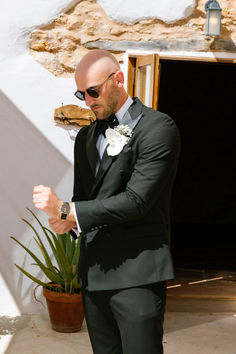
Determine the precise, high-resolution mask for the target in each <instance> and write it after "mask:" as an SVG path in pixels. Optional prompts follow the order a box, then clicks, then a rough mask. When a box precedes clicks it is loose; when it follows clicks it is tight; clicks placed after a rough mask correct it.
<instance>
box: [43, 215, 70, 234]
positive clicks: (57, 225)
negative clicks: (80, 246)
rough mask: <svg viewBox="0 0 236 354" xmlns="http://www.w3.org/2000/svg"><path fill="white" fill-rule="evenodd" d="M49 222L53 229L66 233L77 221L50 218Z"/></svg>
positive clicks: (58, 232)
mask: <svg viewBox="0 0 236 354" xmlns="http://www.w3.org/2000/svg"><path fill="white" fill-rule="evenodd" d="M48 222H49V225H50V227H51V229H52V230H53V231H54V232H56V233H57V234H64V233H66V232H68V231H70V230H71V229H72V228H74V227H76V223H74V222H72V221H67V220H61V219H54V218H49V220H48Z"/></svg>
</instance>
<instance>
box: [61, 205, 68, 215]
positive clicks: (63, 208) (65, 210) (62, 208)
mask: <svg viewBox="0 0 236 354" xmlns="http://www.w3.org/2000/svg"><path fill="white" fill-rule="evenodd" d="M69 211H70V204H69V203H63V204H62V205H61V212H62V213H64V214H68V213H69Z"/></svg>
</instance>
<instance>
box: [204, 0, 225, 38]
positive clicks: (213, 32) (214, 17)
mask: <svg viewBox="0 0 236 354" xmlns="http://www.w3.org/2000/svg"><path fill="white" fill-rule="evenodd" d="M205 10H206V14H207V17H206V35H207V36H219V35H220V30H221V8H220V5H219V3H218V2H217V1H216V0H209V1H207V2H206V4H205Z"/></svg>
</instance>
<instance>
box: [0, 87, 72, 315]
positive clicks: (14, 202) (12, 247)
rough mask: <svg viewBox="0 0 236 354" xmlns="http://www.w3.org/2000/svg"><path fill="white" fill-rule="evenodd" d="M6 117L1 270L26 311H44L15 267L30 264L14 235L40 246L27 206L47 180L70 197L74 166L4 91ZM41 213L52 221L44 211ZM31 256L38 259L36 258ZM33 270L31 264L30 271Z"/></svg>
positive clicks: (0, 108) (0, 107)
mask: <svg viewBox="0 0 236 354" xmlns="http://www.w3.org/2000/svg"><path fill="white" fill-rule="evenodd" d="M0 122H1V127H0V156H1V169H0V196H1V204H0V215H1V217H0V230H1V231H0V232H1V235H0V271H1V274H2V276H3V278H4V280H5V283H6V285H7V287H8V289H9V292H10V293H11V295H12V297H13V299H14V300H15V303H16V304H17V306H18V308H19V310H20V311H21V313H27V312H35V311H34V310H36V312H38V311H39V310H40V311H41V310H42V308H41V307H39V306H38V305H37V306H36V305H35V301H34V300H32V297H33V295H32V293H33V291H32V290H33V288H34V286H35V285H34V284H32V282H31V281H30V280H29V279H28V278H26V277H25V276H23V278H24V279H23V278H22V274H21V273H20V272H19V271H18V270H17V269H16V268H15V267H14V263H17V264H19V265H21V266H24V264H27V262H26V255H25V251H24V250H22V249H21V248H20V247H19V246H18V245H17V244H16V243H15V242H13V241H12V240H11V239H10V237H9V236H10V235H14V236H15V237H16V238H17V239H18V240H20V241H21V242H23V243H25V244H26V245H28V246H29V244H30V248H31V249H33V248H32V247H36V246H34V244H33V243H31V241H30V240H32V233H30V232H29V228H28V227H26V225H25V224H24V223H23V222H22V221H21V218H22V217H24V218H26V219H27V220H29V221H32V218H31V217H30V214H29V213H28V212H27V211H26V209H25V208H26V207H29V208H31V209H32V210H34V211H35V208H34V206H33V203H32V188H33V186H34V185H38V184H44V185H46V186H50V187H52V188H54V190H56V192H57V194H58V195H59V196H60V197H61V198H62V199H65V200H70V199H71V196H72V182H73V167H72V165H71V163H70V162H69V161H67V160H66V159H65V157H64V156H62V154H61V153H60V152H58V150H57V149H56V148H55V147H54V146H53V145H52V144H51V143H50V141H48V140H47V139H46V138H45V137H44V136H43V135H42V134H41V133H40V132H39V131H38V130H37V128H35V127H34V126H33V125H32V124H31V123H30V121H29V120H28V119H27V117H25V116H24V115H23V114H22V112H20V111H19V110H18V108H16V107H15V106H14V104H13V103H12V102H11V101H10V100H9V99H8V98H7V97H6V96H5V95H4V94H3V93H2V92H1V91H0ZM37 215H39V216H40V219H41V220H42V221H43V223H45V222H46V220H47V218H46V216H45V215H43V213H41V212H39V213H38V212H37ZM27 261H28V262H29V264H31V263H32V259H30V260H27ZM31 269H32V266H31V265H30V268H27V270H29V271H30V272H31ZM25 279H26V280H25ZM27 279H28V280H27ZM9 296H10V294H9Z"/></svg>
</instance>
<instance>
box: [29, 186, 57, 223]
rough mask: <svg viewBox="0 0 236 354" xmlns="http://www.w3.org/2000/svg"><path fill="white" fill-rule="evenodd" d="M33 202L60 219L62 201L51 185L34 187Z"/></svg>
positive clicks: (49, 214) (52, 216) (37, 206)
mask: <svg viewBox="0 0 236 354" xmlns="http://www.w3.org/2000/svg"><path fill="white" fill-rule="evenodd" d="M33 191H34V193H33V202H34V205H35V207H36V208H37V209H40V210H43V211H44V212H45V213H46V214H47V215H48V216H50V217H51V218H54V219H60V218H61V214H60V206H61V204H62V201H61V200H60V199H59V198H58V196H57V195H56V193H55V192H54V191H53V190H52V189H51V188H49V187H45V186H42V185H40V186H36V187H34V189H33Z"/></svg>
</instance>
